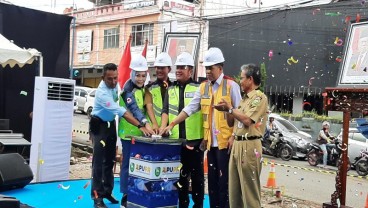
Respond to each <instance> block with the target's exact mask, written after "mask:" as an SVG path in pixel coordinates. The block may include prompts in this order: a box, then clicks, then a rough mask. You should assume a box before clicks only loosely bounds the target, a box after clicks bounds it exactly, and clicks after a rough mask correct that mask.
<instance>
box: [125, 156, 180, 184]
mask: <svg viewBox="0 0 368 208" xmlns="http://www.w3.org/2000/svg"><path fill="white" fill-rule="evenodd" d="M179 167H180V162H179V161H177V162H174V161H172V162H152V161H145V160H141V159H136V158H130V162H129V175H132V176H137V177H141V178H147V179H150V180H162V179H164V180H166V179H174V178H179Z"/></svg>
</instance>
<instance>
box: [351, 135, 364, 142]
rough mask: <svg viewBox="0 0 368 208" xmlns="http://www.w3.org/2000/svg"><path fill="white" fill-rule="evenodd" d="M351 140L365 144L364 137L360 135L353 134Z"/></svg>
mask: <svg viewBox="0 0 368 208" xmlns="http://www.w3.org/2000/svg"><path fill="white" fill-rule="evenodd" d="M351 139H353V140H355V141H359V142H363V143H365V142H366V140H367V139H366V138H365V136H363V134H361V133H354V134H353V137H352V138H351Z"/></svg>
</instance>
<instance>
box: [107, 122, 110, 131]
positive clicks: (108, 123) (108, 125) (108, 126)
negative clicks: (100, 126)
mask: <svg viewBox="0 0 368 208" xmlns="http://www.w3.org/2000/svg"><path fill="white" fill-rule="evenodd" d="M107 128H108V129H109V128H110V121H108V122H107Z"/></svg>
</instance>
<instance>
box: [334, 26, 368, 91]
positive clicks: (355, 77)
mask: <svg viewBox="0 0 368 208" xmlns="http://www.w3.org/2000/svg"><path fill="white" fill-rule="evenodd" d="M337 41H339V40H337ZM341 41H342V40H341ZM367 70H368V22H359V23H352V24H351V27H350V30H349V35H348V39H347V41H346V46H345V56H344V60H343V64H342V68H341V72H340V77H339V83H338V85H342V86H346V85H354V86H355V87H359V85H362V86H367V85H368V74H367Z"/></svg>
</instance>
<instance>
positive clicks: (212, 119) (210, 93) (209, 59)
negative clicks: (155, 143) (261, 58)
mask: <svg viewBox="0 0 368 208" xmlns="http://www.w3.org/2000/svg"><path fill="white" fill-rule="evenodd" d="M224 62H225V59H224V56H223V54H222V52H221V50H220V49H219V48H210V49H209V50H208V51H206V53H205V55H204V60H203V65H204V66H205V67H206V75H207V79H208V81H206V82H203V83H201V85H200V87H199V89H198V90H197V91H196V93H195V94H194V98H193V100H192V101H191V102H190V103H189V104H188V105H187V106H186V107H185V108H184V109H183V110H182V111H181V113H180V114H179V115H178V116H177V117H176V118H175V119H174V120H173V121H172V122H171V123H170V125H169V126H168V127H166V128H165V129H164V130H163V131H161V132H162V133H166V132H168V131H170V130H171V129H172V128H173V127H174V126H175V125H176V124H179V123H181V122H182V121H184V120H185V119H186V118H187V117H189V116H191V115H192V114H194V113H196V112H197V111H199V110H201V112H202V114H203V128H204V137H203V141H202V144H201V146H203V147H204V148H205V149H207V150H209V151H208V152H207V158H208V160H207V162H208V165H207V166H208V192H209V197H210V207H211V208H212V207H221V208H227V207H229V192H228V172H229V171H228V167H229V166H228V165H229V154H228V148H229V144H228V140H229V138H230V137H231V134H232V130H233V128H232V127H230V126H229V125H228V124H227V122H226V114H227V112H221V111H217V110H214V108H213V106H214V105H217V103H219V102H221V101H222V99H224V100H226V101H227V102H228V103H231V105H232V106H233V107H234V108H237V107H238V105H239V103H240V100H241V95H240V87H239V85H238V84H237V83H236V82H235V81H233V80H232V79H230V78H229V77H227V76H225V75H224V73H223V67H224ZM228 113H232V109H230V110H229V112H228Z"/></svg>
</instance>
